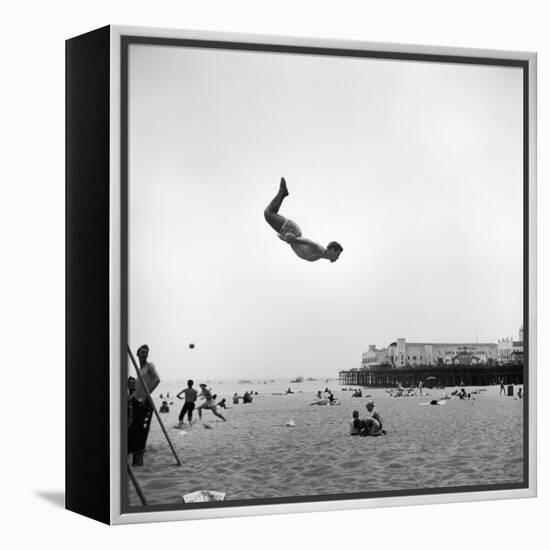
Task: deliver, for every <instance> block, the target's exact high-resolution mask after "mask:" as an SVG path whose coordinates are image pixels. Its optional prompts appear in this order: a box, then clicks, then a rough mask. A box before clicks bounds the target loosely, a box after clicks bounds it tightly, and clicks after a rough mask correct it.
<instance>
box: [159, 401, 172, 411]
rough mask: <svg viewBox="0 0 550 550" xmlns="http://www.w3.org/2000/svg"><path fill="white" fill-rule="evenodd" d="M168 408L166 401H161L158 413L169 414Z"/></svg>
mask: <svg viewBox="0 0 550 550" xmlns="http://www.w3.org/2000/svg"><path fill="white" fill-rule="evenodd" d="M169 412H170V407H169V406H168V401H163V402H162V405H161V406H160V409H159V413H169Z"/></svg>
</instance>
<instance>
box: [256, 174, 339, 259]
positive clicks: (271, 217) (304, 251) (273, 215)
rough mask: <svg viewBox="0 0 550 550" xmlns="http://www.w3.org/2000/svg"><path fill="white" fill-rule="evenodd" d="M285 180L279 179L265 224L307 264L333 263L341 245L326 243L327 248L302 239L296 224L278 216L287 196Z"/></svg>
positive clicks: (265, 211) (267, 211)
mask: <svg viewBox="0 0 550 550" xmlns="http://www.w3.org/2000/svg"><path fill="white" fill-rule="evenodd" d="M288 194H289V193H288V189H287V187H286V181H285V178H281V183H280V184H279V192H278V193H277V195H275V198H274V199H273V200H272V201H271V202H270V203H269V204H268V206H267V208H266V209H265V210H264V217H265V220H266V221H267V223H268V224H269V225H270V226H271V227H272V228H273V229H274V230H275V231H276V232H277V233H278V235H279V239H281V240H282V241H285V242H286V243H288V244H289V245H290V247H291V248H292V250H293V251H294V253H295V254H296V256H298V257H299V258H302V260H306V261H308V262H316V261H317V260H320V259H325V260H329V261H331V262H335V261H336V260H337V259H338V258H339V257H340V254H341V253H342V251H343V250H344V249H343V248H342V245H340V244H339V243H337V242H336V241H332V242H330V243H328V245H327V247H326V248H325V247H324V246H322V245H320V244H319V243H316V242H314V241H311V240H309V239H306V238H305V237H302V231H301V229H300V227H299V226H298V224H297V223H296V222H294V221H292V220H290V219H288V218H285V217H284V216H281V214H279V209H280V208H281V204H282V203H283V200H284V198H285V197H287V196H288Z"/></svg>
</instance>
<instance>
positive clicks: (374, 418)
mask: <svg viewBox="0 0 550 550" xmlns="http://www.w3.org/2000/svg"><path fill="white" fill-rule="evenodd" d="M365 407H366V409H367V413H366V415H365V417H364V418H360V416H359V411H353V413H352V418H353V420H352V421H351V422H350V426H349V433H350V435H362V436H367V435H372V436H379V435H386V430H384V428H383V426H382V418H381V416H380V414H379V413H378V411H377V410H376V409H375V408H374V401H368V402H367V404H366V405H365Z"/></svg>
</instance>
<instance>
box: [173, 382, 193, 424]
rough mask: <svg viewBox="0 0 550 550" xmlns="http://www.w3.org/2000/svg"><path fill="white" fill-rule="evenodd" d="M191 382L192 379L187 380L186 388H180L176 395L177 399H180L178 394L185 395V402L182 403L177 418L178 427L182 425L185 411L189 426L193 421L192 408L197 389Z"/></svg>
mask: <svg viewBox="0 0 550 550" xmlns="http://www.w3.org/2000/svg"><path fill="white" fill-rule="evenodd" d="M193 384H194V382H193V380H187V388H185V389H184V390H181V391H180V392H179V393H178V395H176V397H177V398H178V399H181V397H180V396H181V394H182V393H183V394H184V395H185V402H184V403H183V407H182V408H181V412H180V416H179V419H178V420H179V423H178V428H181V427H182V426H183V418H184V416H185V413H187V420H189V426H191V423H192V421H193V409H194V408H195V401H196V400H197V390H196V389H194V388H193Z"/></svg>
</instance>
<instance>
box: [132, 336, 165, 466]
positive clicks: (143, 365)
mask: <svg viewBox="0 0 550 550" xmlns="http://www.w3.org/2000/svg"><path fill="white" fill-rule="evenodd" d="M137 356H138V360H139V366H140V374H141V377H140V378H141V379H143V382H144V383H145V385H146V386H147V390H149V394H150V393H151V392H153V391H154V390H155V388H156V387H157V386H158V385H159V383H160V378H159V376H158V374H157V370H156V368H155V365H153V363H150V362H148V361H147V358H148V357H149V346H147V345H143V346H140V347H139V349H138V350H137ZM141 379H139V380H136V381H135V391H134V392H133V393H132V394H130V395H129V397H128V400H129V402H130V406H131V411H132V414H131V422H130V423H129V424H128V454H132V466H143V455H144V453H145V446H146V444H147V437H148V435H149V427H150V425H151V417H152V415H153V403H152V402H151V399H150V398H149V395H148V392H147V390H146V389H145V387H144V385H143V383H142V382H141Z"/></svg>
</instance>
